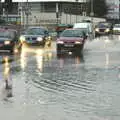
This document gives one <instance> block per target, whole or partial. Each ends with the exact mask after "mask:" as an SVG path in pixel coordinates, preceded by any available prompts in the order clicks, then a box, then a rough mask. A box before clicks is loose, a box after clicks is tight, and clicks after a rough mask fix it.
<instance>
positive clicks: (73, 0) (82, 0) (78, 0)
mask: <svg viewBox="0 0 120 120" xmlns="http://www.w3.org/2000/svg"><path fill="white" fill-rule="evenodd" d="M1 1H2V2H4V1H5V0H1ZM12 1H13V2H85V1H86V0H12Z"/></svg>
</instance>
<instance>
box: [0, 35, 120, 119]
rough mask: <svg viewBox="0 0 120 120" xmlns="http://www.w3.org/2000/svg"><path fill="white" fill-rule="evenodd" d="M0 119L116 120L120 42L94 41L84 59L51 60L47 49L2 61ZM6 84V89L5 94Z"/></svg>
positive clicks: (119, 98) (4, 57)
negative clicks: (8, 87)
mask: <svg viewBox="0 0 120 120" xmlns="http://www.w3.org/2000/svg"><path fill="white" fill-rule="evenodd" d="M0 67H1V69H0V78H1V80H0V83H1V84H0V88H1V90H0V118H2V119H4V120H119V119H120V112H119V111H120V105H119V101H120V37H119V36H110V37H105V36H104V37H101V38H96V39H95V40H93V41H88V42H86V44H85V48H84V51H83V55H81V56H79V57H75V56H71V55H66V56H63V57H61V58H57V57H56V48H55V42H53V46H52V48H44V49H42V48H39V49H38V48H31V49H30V48H26V47H24V48H23V49H22V51H21V54H16V55H1V64H0ZM6 80H8V85H9V86H10V89H6Z"/></svg>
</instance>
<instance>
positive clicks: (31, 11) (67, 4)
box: [2, 0, 86, 24]
mask: <svg viewBox="0 0 120 120" xmlns="http://www.w3.org/2000/svg"><path fill="white" fill-rule="evenodd" d="M2 2H4V0H2ZM85 11H86V0H13V8H12V12H11V13H9V14H6V12H5V9H3V17H4V18H5V17H7V18H6V19H7V20H10V19H11V17H12V15H13V14H14V16H15V15H18V18H19V21H20V22H21V24H27V22H28V24H41V23H45V24H46V23H51V24H55V23H73V22H76V21H80V20H81V19H83V17H82V16H86V12H85ZM18 18H17V19H18ZM14 19H15V18H14Z"/></svg>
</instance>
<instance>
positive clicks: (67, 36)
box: [57, 29, 86, 55]
mask: <svg viewBox="0 0 120 120" xmlns="http://www.w3.org/2000/svg"><path fill="white" fill-rule="evenodd" d="M85 40H86V34H85V33H84V32H83V31H82V30H80V29H67V30H64V31H63V32H62V33H61V35H60V37H59V38H58V39H57V55H60V54H61V53H62V52H65V51H67V52H69V51H70V52H77V53H81V51H82V50H83V47H84V43H85Z"/></svg>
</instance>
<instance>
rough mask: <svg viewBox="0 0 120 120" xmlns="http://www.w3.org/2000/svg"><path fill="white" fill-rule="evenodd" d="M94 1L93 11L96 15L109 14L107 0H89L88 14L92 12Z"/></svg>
mask: <svg viewBox="0 0 120 120" xmlns="http://www.w3.org/2000/svg"><path fill="white" fill-rule="evenodd" d="M92 1H93V4H92V6H93V12H94V16H95V17H104V16H105V15H106V14H107V11H108V6H107V4H106V2H105V1H106V0H89V2H88V3H87V14H88V15H90V13H91V10H92V8H91V2H92Z"/></svg>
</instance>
